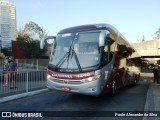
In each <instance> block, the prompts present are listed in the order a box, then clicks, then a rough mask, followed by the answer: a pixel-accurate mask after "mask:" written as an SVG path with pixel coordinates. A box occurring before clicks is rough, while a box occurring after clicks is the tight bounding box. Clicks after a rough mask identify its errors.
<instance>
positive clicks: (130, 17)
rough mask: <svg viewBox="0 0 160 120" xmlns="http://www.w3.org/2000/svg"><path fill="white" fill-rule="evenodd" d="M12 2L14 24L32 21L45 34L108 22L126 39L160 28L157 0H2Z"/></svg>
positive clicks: (151, 36)
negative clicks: (15, 15) (14, 10)
mask: <svg viewBox="0 0 160 120" xmlns="http://www.w3.org/2000/svg"><path fill="white" fill-rule="evenodd" d="M6 1H8V2H10V3H11V4H13V5H15V6H16V9H17V27H19V26H22V25H25V24H26V23H28V22H29V21H34V22H36V23H37V24H39V26H41V27H43V28H44V29H45V30H46V32H47V33H48V34H49V35H56V34H57V32H58V31H60V30H61V29H63V28H66V27H71V26H77V25H83V24H92V23H109V24H111V25H113V26H114V27H116V28H117V29H118V30H119V31H120V32H121V33H122V34H123V36H124V37H125V38H126V39H127V40H128V41H129V42H130V43H134V42H137V40H140V41H141V40H142V38H143V35H144V37H145V40H151V39H154V37H155V32H156V31H157V29H158V28H160V13H159V11H160V7H159V5H160V0H23V1H22V0H6Z"/></svg>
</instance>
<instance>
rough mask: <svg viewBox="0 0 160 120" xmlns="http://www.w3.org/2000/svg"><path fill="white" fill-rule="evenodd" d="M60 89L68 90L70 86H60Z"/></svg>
mask: <svg viewBox="0 0 160 120" xmlns="http://www.w3.org/2000/svg"><path fill="white" fill-rule="evenodd" d="M61 90H63V91H70V90H71V88H70V87H67V86H62V87H61Z"/></svg>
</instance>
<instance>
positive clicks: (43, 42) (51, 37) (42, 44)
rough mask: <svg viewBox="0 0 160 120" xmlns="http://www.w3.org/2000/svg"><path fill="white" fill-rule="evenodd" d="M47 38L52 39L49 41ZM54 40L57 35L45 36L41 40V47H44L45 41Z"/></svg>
mask: <svg viewBox="0 0 160 120" xmlns="http://www.w3.org/2000/svg"><path fill="white" fill-rule="evenodd" d="M47 40H51V41H47ZM54 40H56V36H45V37H44V38H42V39H41V41H40V49H43V48H44V45H45V41H47V42H48V43H49V44H51V43H53V41H54Z"/></svg>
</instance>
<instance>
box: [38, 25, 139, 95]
mask: <svg viewBox="0 0 160 120" xmlns="http://www.w3.org/2000/svg"><path fill="white" fill-rule="evenodd" d="M52 38H54V41H53V44H52V50H51V55H50V62H49V64H48V75H47V87H48V88H49V89H54V90H59V91H65V92H71V93H77V94H85V95H93V96H98V95H101V94H103V93H106V92H111V93H112V94H114V93H115V92H116V91H117V89H118V88H120V87H124V86H126V85H130V84H136V83H137V82H138V79H139V73H140V71H139V66H138V59H139V56H138V54H137V52H136V51H135V50H134V49H133V48H132V47H131V45H130V44H129V43H128V42H127V41H126V39H125V38H124V37H123V36H122V35H121V34H120V32H119V31H118V30H117V29H115V28H114V27H113V26H111V25H109V24H92V25H82V26H76V27H71V28H67V29H63V30H61V31H60V32H59V33H58V34H57V36H56V37H52V36H49V37H46V38H44V40H48V39H52ZM44 40H42V42H41V47H43V45H44Z"/></svg>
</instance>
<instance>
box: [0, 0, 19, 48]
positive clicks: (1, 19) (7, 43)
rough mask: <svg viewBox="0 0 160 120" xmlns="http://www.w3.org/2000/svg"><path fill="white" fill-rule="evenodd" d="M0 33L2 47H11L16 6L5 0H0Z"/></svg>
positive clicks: (13, 36)
mask: <svg viewBox="0 0 160 120" xmlns="http://www.w3.org/2000/svg"><path fill="white" fill-rule="evenodd" d="M0 35H1V40H2V48H4V47H11V40H14V39H15V35H16V7H15V6H14V5H12V4H11V3H9V2H7V1H5V0H0Z"/></svg>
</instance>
